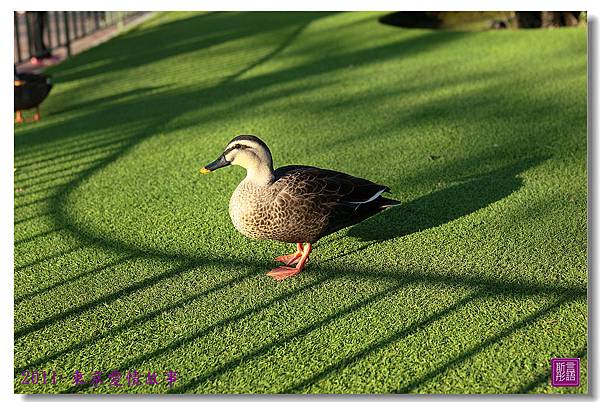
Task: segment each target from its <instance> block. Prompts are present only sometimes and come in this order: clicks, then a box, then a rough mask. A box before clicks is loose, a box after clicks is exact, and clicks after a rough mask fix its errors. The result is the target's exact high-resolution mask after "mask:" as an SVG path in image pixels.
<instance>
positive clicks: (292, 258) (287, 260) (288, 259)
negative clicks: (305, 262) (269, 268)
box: [275, 243, 304, 265]
mask: <svg viewBox="0 0 600 402" xmlns="http://www.w3.org/2000/svg"><path fill="white" fill-rule="evenodd" d="M296 247H297V251H296V252H295V253H293V254H288V255H282V256H280V257H277V258H275V261H279V262H282V263H284V264H285V265H289V264H293V263H294V262H296V261H297V260H298V259H299V258H300V257H302V253H303V251H304V249H303V248H302V243H297V245H296Z"/></svg>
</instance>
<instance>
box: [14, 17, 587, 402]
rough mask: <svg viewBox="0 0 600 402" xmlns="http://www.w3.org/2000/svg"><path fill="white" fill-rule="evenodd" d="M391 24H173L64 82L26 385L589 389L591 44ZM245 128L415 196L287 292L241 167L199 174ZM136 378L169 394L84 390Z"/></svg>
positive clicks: (36, 207) (38, 251) (580, 33)
mask: <svg viewBox="0 0 600 402" xmlns="http://www.w3.org/2000/svg"><path fill="white" fill-rule="evenodd" d="M380 15H381V13H254V14H243V13H209V14H203V13H195V14H189V13H168V14H159V15H157V16H156V17H153V18H152V19H150V20H148V21H146V22H145V23H144V24H143V25H141V26H139V27H137V28H135V29H133V30H131V31H129V32H127V33H126V34H124V35H121V36H119V37H117V38H115V39H113V40H111V41H109V42H107V43H105V44H103V45H101V46H98V47H97V48H94V49H92V50H90V51H88V52H85V53H83V54H80V55H78V56H76V57H74V58H72V59H70V60H68V61H66V62H64V63H62V64H61V65H59V66H56V67H55V68H52V69H51V70H50V73H51V74H52V76H53V79H54V82H55V88H54V89H53V92H52V93H51V94H50V97H49V98H48V99H47V101H46V102H45V103H44V104H43V107H42V115H43V120H42V121H41V122H40V123H36V124H25V125H23V126H17V127H16V128H15V167H16V168H17V170H16V171H15V195H14V197H15V210H14V214H15V227H14V234H15V239H14V245H15V249H14V257H15V316H14V325H15V337H14V339H15V340H14V342H15V358H14V363H15V390H16V392H19V393H39V392H85V393H99V392H130V393H131V392H136V393H137V392H143V393H148V392H151V393H159V392H160V393H162V392H188V393H248V392H249V393H263V392H266V393H280V392H285V393H307V392H308V393H390V392H401V393H404V392H410V393H498V392H501V393H504V392H508V393H538V392H542V393H560V392H567V393H583V392H587V385H586V381H587V370H586V365H587V360H586V355H587V338H586V333H587V296H586V293H587V292H586V287H587V262H586V260H587V248H586V247H587V234H586V231H587V215H586V208H587V201H586V197H587V171H586V153H587V151H586V149H587V148H586V147H587V144H586V94H587V92H586V91H587V90H586V62H587V57H586V31H585V29H583V28H569V29H555V30H522V31H511V30H504V31H488V32H478V33H464V32H448V31H437V32H436V31H429V30H420V29H418V30H403V29H400V28H395V27H390V26H385V25H381V24H379V23H378V22H377V17H378V16H380ZM242 133H251V134H255V135H258V136H259V137H261V138H262V139H263V140H265V142H267V144H269V146H270V148H271V151H272V152H273V155H274V162H275V166H276V167H277V166H282V165H286V164H310V165H316V166H320V167H324V168H330V169H336V170H341V171H344V172H347V173H351V174H355V175H358V176H361V177H365V178H368V179H370V180H373V181H376V182H378V183H382V184H386V185H388V186H390V187H391V188H392V191H393V196H394V197H395V198H397V199H399V200H401V201H402V202H403V204H402V205H401V206H399V207H396V208H394V209H391V210H388V211H386V212H384V213H382V214H380V215H378V216H376V217H374V218H372V219H370V220H368V221H365V222H363V223H362V224H359V225H357V226H355V227H352V228H349V229H345V230H343V231H341V232H338V233H335V234H333V235H331V236H329V237H326V238H324V239H322V240H321V241H320V242H318V243H317V244H316V246H315V249H314V252H313V254H312V255H311V261H310V263H309V265H308V266H307V268H306V270H305V271H304V272H303V273H302V274H301V275H300V276H298V277H295V278H291V279H289V280H286V281H285V282H282V283H277V282H275V281H274V280H272V279H271V278H269V277H267V276H265V273H266V272H267V271H269V270H270V269H272V268H274V267H275V266H276V264H275V263H274V262H273V261H272V259H273V258H274V257H275V256H277V255H281V254H284V253H285V254H287V253H289V252H291V251H292V250H293V249H294V246H293V245H289V244H282V243H276V242H270V241H262V242H261V241H254V240H249V239H247V238H245V237H243V236H242V235H241V234H239V233H238V232H236V230H235V229H234V228H233V225H232V224H231V222H230V219H229V215H228V202H229V197H230V195H231V193H232V192H233V190H234V189H235V187H236V185H237V183H238V182H239V181H240V180H241V179H242V178H243V177H244V172H243V170H242V169H240V168H237V167H233V168H228V169H222V170H219V171H218V172H215V173H214V174H211V175H208V176H203V175H200V174H199V173H198V169H199V168H200V167H202V166H204V164H206V163H207V162H210V161H212V160H214V158H216V157H217V156H218V155H219V154H220V153H221V152H222V150H223V148H224V146H225V145H226V143H227V142H228V141H229V140H230V139H231V138H233V137H234V136H236V135H238V134H242ZM552 357H581V362H582V386H581V387H579V388H553V387H551V386H550V385H549V369H550V364H549V359H550V358H552ZM26 369H27V370H39V371H41V370H46V371H47V372H48V373H50V372H51V371H52V370H56V372H57V375H58V376H59V378H58V379H57V384H56V385H51V384H47V385H23V384H21V380H22V377H21V372H22V371H23V370H26ZM134 369H135V370H137V371H138V372H140V373H142V377H143V378H142V382H143V381H144V380H145V374H146V373H147V372H148V371H156V372H157V373H158V380H159V384H158V385H140V386H137V387H128V386H127V384H126V380H125V379H124V378H123V379H122V380H121V383H125V386H123V387H120V388H119V387H114V386H111V385H110V384H109V383H108V381H107V379H106V377H105V376H104V377H103V379H104V383H103V384H101V385H99V386H97V387H95V388H94V387H90V386H89V385H85V386H75V385H74V384H73V373H74V372H75V370H79V371H80V372H82V373H83V374H84V375H85V380H87V381H89V380H90V378H91V373H92V372H93V371H102V372H104V373H105V374H106V373H108V372H110V371H112V370H119V371H121V373H123V375H125V372H127V371H128V370H134ZM168 370H173V371H176V372H177V381H176V382H175V383H174V385H173V387H172V388H169V387H168V386H167V385H166V383H165V374H164V373H165V372H166V371H168ZM49 376H50V374H48V378H49ZM49 381H50V380H49V379H48V382H49Z"/></svg>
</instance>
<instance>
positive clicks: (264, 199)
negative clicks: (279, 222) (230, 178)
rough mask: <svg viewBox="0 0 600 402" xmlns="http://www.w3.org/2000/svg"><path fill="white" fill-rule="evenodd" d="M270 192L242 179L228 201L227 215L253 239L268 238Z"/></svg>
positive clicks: (241, 231) (244, 233) (234, 224)
mask: <svg viewBox="0 0 600 402" xmlns="http://www.w3.org/2000/svg"><path fill="white" fill-rule="evenodd" d="M270 198H272V197H270V192H269V191H268V190H266V189H265V188H261V187H259V186H256V185H253V184H252V183H249V182H246V181H242V182H241V183H240V184H239V185H238V186H237V188H236V189H235V191H234V192H233V195H232V196H231V200H230V201H229V216H230V217H231V222H232V223H233V226H235V228H236V229H237V230H238V231H239V232H240V233H242V234H243V235H245V236H248V237H250V238H253V239H267V238H270V237H269V234H270V231H271V227H270V221H271V219H270V218H271V216H270V215H271V214H270V211H269V205H270V201H271V200H270Z"/></svg>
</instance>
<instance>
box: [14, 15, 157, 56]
mask: <svg viewBox="0 0 600 402" xmlns="http://www.w3.org/2000/svg"><path fill="white" fill-rule="evenodd" d="M37 13H38V15H37V16H36V18H43V19H44V30H43V32H42V34H43V38H44V45H45V47H46V48H47V49H48V50H50V51H52V50H55V49H58V48H65V49H66V51H67V55H69V56H70V55H71V45H72V43H73V41H75V40H78V39H81V38H83V37H85V36H88V35H91V34H93V33H95V32H97V31H99V30H101V29H104V28H107V27H110V26H123V25H125V24H127V23H128V22H129V21H131V20H132V19H134V18H135V17H137V16H139V15H141V14H144V13H145V12H144V11H47V12H43V13H39V12H37ZM27 14H28V12H15V13H14V17H15V46H14V48H15V49H14V54H15V64H19V63H23V62H26V61H29V60H30V59H31V57H33V56H35V54H34V50H33V49H34V48H35V46H34V40H35V39H36V38H35V37H34V34H35V30H36V29H38V27H34V26H33V24H32V22H31V19H32V18H28V17H29V16H28V15H27Z"/></svg>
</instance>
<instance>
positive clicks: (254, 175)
mask: <svg viewBox="0 0 600 402" xmlns="http://www.w3.org/2000/svg"><path fill="white" fill-rule="evenodd" d="M229 165H237V166H241V167H243V168H244V169H246V171H247V172H248V176H247V177H248V178H249V179H254V180H257V181H266V180H270V179H271V177H272V175H273V157H272V156H271V151H269V147H267V144H265V143H264V142H263V141H262V140H261V139H260V138H258V137H255V136H253V135H238V136H237V137H235V138H234V139H232V140H231V141H229V144H227V146H226V147H225V151H223V153H222V154H221V156H219V157H218V158H217V160H215V161H214V162H212V163H209V164H208V165H206V166H204V167H203V168H202V169H200V173H203V174H206V173H210V172H212V171H213V170H217V169H220V168H222V167H225V166H229Z"/></svg>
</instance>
